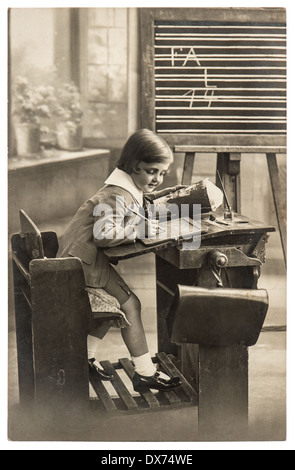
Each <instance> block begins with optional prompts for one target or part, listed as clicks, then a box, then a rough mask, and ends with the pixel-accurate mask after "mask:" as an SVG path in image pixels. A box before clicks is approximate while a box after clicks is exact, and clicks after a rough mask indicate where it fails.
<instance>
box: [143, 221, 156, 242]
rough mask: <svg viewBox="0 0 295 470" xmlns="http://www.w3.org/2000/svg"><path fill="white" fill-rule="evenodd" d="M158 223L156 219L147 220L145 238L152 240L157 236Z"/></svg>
mask: <svg viewBox="0 0 295 470" xmlns="http://www.w3.org/2000/svg"><path fill="white" fill-rule="evenodd" d="M158 227H159V222H158V221H157V220H156V219H149V221H146V222H145V234H146V237H147V238H153V237H155V236H156V235H157V233H158V231H159V229H158Z"/></svg>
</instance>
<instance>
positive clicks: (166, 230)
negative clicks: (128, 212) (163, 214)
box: [141, 217, 208, 246]
mask: <svg viewBox="0 0 295 470" xmlns="http://www.w3.org/2000/svg"><path fill="white" fill-rule="evenodd" d="M159 227H160V230H159V231H158V233H157V234H156V235H155V236H154V237H152V238H143V239H141V242H142V243H143V244H144V245H147V246H152V245H158V244H161V243H163V242H165V241H170V240H178V241H181V240H185V241H189V240H191V239H192V238H193V237H194V236H197V235H200V236H201V234H203V233H206V232H207V231H208V230H207V229H203V228H202V227H201V221H198V222H195V221H194V220H193V219H191V218H189V217H182V218H175V219H171V220H168V221H165V222H160V223H159Z"/></svg>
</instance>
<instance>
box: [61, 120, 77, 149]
mask: <svg viewBox="0 0 295 470" xmlns="http://www.w3.org/2000/svg"><path fill="white" fill-rule="evenodd" d="M56 140H57V145H58V147H59V148H60V149H63V150H69V151H71V152H73V151H75V150H76V151H77V150H81V149H82V147H83V127H82V125H81V124H78V125H69V124H68V123H64V122H60V123H58V124H57V133H56Z"/></svg>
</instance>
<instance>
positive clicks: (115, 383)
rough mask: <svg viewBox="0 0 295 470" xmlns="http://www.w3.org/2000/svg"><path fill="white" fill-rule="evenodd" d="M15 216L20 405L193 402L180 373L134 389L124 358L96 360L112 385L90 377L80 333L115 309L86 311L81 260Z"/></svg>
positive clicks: (118, 406) (165, 361) (131, 406)
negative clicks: (172, 380) (162, 387)
mask: <svg viewBox="0 0 295 470" xmlns="http://www.w3.org/2000/svg"><path fill="white" fill-rule="evenodd" d="M20 221H21V232H20V233H19V234H14V235H13V236H12V238H11V245H12V256H13V277H14V300H15V323H16V336H17V356H18V375H19V395H20V403H21V404H32V403H34V404H35V403H41V404H43V405H44V403H46V406H53V407H55V408H56V407H57V406H58V405H59V404H60V405H61V407H63V405H64V404H71V406H75V405H76V404H79V406H80V405H81V404H85V405H87V406H89V404H90V406H91V407H94V408H95V409H98V410H104V411H107V412H118V413H122V412H128V413H130V412H132V413H134V412H135V413H137V412H142V411H147V410H158V409H161V408H163V407H165V408H167V407H181V406H188V405H193V404H194V405H195V404H196V402H197V394H196V392H195V391H194V389H193V388H192V387H191V386H190V385H189V384H188V383H187V381H186V380H185V378H184V377H182V380H183V386H182V387H180V388H179V389H178V390H177V391H173V392H157V393H155V394H153V393H152V392H151V391H148V392H146V393H144V394H142V395H139V394H138V393H136V392H134V391H133V387H132V377H133V374H134V368H133V364H132V363H131V361H130V360H129V359H127V358H123V359H119V360H118V362H117V363H115V364H111V363H110V362H109V361H107V360H105V361H101V365H102V367H103V368H104V369H106V370H107V371H110V372H112V373H113V374H114V380H112V382H108V383H104V382H101V381H100V380H98V379H97V377H96V376H95V374H91V373H90V374H89V370H88V359H87V335H88V334H89V332H90V331H91V330H92V329H93V328H94V327H96V326H98V325H99V324H100V322H102V321H103V322H105V321H106V320H110V321H112V320H114V319H116V318H120V314H116V313H112V312H92V311H91V306H90V301H89V297H88V293H87V291H86V286H85V280H84V273H83V268H82V263H81V261H80V260H79V259H78V258H75V257H69V258H56V253H57V250H58V240H57V236H56V233H55V232H42V233H41V232H40V231H39V229H38V227H37V226H36V225H35V224H34V222H33V221H32V220H31V219H30V218H29V217H28V215H27V214H26V213H25V212H24V211H22V210H21V211H20ZM153 360H154V362H157V363H159V367H160V369H161V370H163V372H165V373H166V374H169V375H172V376H177V375H178V376H179V375H181V374H180V373H179V371H178V370H177V368H176V367H175V365H174V364H173V362H172V360H171V358H169V357H168V356H166V354H164V353H159V354H158V355H157V356H156V357H155V358H153ZM90 384H91V387H90ZM90 391H91V393H90ZM91 395H92V396H91Z"/></svg>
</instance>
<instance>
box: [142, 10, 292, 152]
mask: <svg viewBox="0 0 295 470" xmlns="http://www.w3.org/2000/svg"><path fill="white" fill-rule="evenodd" d="M141 17H142V18H141V27H142V31H143V33H142V37H143V42H142V48H143V51H142V52H143V54H142V77H143V94H142V107H143V120H144V121H145V122H143V126H144V127H149V128H152V129H153V130H155V131H156V132H157V133H158V134H160V135H162V136H163V137H165V138H166V140H167V141H168V142H171V143H174V144H177V143H185V144H192V143H207V142H208V143H210V142H212V143H216V142H218V141H220V140H218V139H222V140H223V141H224V142H227V143H228V142H229V140H230V141H231V143H233V142H234V143H235V144H239V143H241V142H248V143H249V142H253V145H254V144H255V143H256V144H257V142H259V144H260V145H263V143H264V144H266V143H269V142H270V141H272V142H276V144H278V139H280V138H282V139H284V136H285V134H286V20H285V10H284V9H279V8H278V9H267V8H257V9H231V8H229V9H206V8H204V9H202V8H194V9H191V8H187V9H186V8H180V9H143V11H142V12H141ZM147 22H149V23H150V24H147ZM145 108H149V109H145ZM282 139H281V141H280V142H283V140H282Z"/></svg>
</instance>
